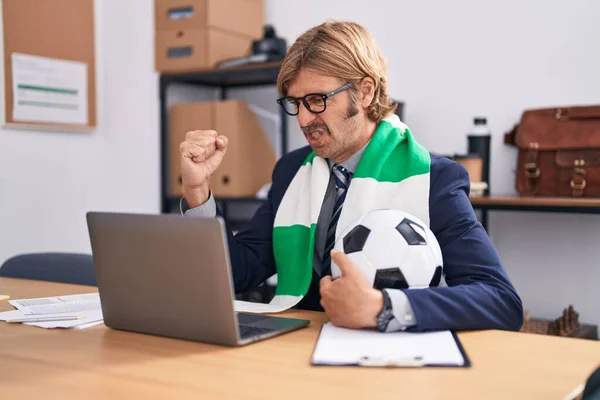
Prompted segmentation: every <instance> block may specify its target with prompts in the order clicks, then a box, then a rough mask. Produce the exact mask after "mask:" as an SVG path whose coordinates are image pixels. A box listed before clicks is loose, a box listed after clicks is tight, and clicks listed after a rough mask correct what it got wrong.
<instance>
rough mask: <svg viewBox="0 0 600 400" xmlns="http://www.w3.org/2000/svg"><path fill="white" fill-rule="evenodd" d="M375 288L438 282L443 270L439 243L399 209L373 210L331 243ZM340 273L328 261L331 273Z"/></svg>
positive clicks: (418, 222) (418, 223)
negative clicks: (346, 256)
mask: <svg viewBox="0 0 600 400" xmlns="http://www.w3.org/2000/svg"><path fill="white" fill-rule="evenodd" d="M334 249H336V250H339V251H342V252H344V253H346V254H347V255H348V258H350V260H352V262H353V263H354V264H355V265H356V266H357V267H358V268H359V269H360V271H361V272H362V273H363V274H364V275H365V276H366V278H367V280H368V281H369V283H370V284H372V285H373V287H374V288H376V289H383V288H392V289H421V288H427V287H431V286H439V284H440V281H441V278H442V273H443V259H442V251H441V249H440V245H439V243H438V241H437V239H436V237H435V235H434V234H433V232H432V231H431V230H430V229H429V227H428V226H427V225H425V224H424V223H423V222H422V221H421V220H420V219H418V218H417V217H415V216H414V215H411V214H409V213H406V212H404V211H400V210H389V209H384V210H375V211H371V212H369V213H367V214H366V215H364V216H363V217H362V218H360V219H358V220H357V221H355V222H354V223H352V224H350V225H349V226H348V227H346V228H345V229H344V230H343V232H342V234H341V235H340V237H339V238H338V240H337V241H336V243H335V245H334ZM340 275H341V273H340V269H339V267H338V266H337V265H336V264H335V262H333V261H332V262H331V276H332V278H334V279H335V278H338V277H339V276H340Z"/></svg>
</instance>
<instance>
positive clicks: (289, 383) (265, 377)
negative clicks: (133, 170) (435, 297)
mask: <svg viewBox="0 0 600 400" xmlns="http://www.w3.org/2000/svg"><path fill="white" fill-rule="evenodd" d="M91 291H94V288H90V287H85V286H75V285H63V284H53V283H46V282H34V281H26V280H18V279H9V278H0V293H2V294H9V295H10V296H11V298H13V299H17V298H27V297H43V296H56V295H61V294H74V293H84V292H91ZM9 309H12V307H11V306H10V305H9V304H8V302H6V301H2V302H0V310H2V311H5V310H9ZM287 315H289V316H293V317H300V318H310V319H311V321H312V323H311V326H310V327H308V328H305V329H302V330H300V331H296V332H293V333H289V334H287V335H283V336H280V337H278V338H273V339H270V340H267V341H264V342H259V343H254V344H251V345H248V346H246V347H242V348H227V347H219V346H213V345H208V344H202V343H195V342H186V341H182V340H174V339H167V338H161V337H155V336H150V335H141V334H134V333H128V332H120V331H113V330H109V329H107V328H106V327H104V325H99V326H96V327H92V328H88V329H85V330H45V329H41V328H36V327H30V326H25V325H9V324H6V323H4V322H0V365H1V366H2V371H1V372H0V393H2V398H6V399H14V398H42V397H58V398H61V399H62V398H86V399H107V398H109V399H110V398H127V399H134V398H135V399H137V398H141V397H142V396H144V397H146V396H148V397H152V398H168V399H182V398H194V399H200V398H202V399H208V398H211V399H212V398H219V399H221V398H250V399H269V398H274V399H284V398H285V399H302V400H307V399H317V398H327V399H366V398H369V399H376V398H419V399H428V398H435V399H442V398H443V399H453V398H460V399H473V398H476V399H483V398H485V399H496V398H497V399H512V398H519V399H522V398H527V399H534V398H535V399H561V398H562V397H563V396H565V395H566V394H567V393H569V392H570V391H571V390H572V389H573V388H574V387H575V386H577V385H578V384H580V383H582V382H584V381H585V379H586V378H587V376H588V375H589V374H590V373H591V372H592V371H593V370H594V368H596V367H597V366H598V364H599V363H600V343H598V342H594V341H588V340H579V339H569V338H557V337H545V336H541V335H534V334H525V333H514V332H501V331H481V332H468V333H460V334H459V337H460V339H461V341H462V343H463V345H464V347H465V350H466V351H467V353H468V354H469V357H470V358H471V361H472V362H473V366H472V367H471V368H424V369H380V368H377V369H366V368H357V367H311V366H310V357H311V354H312V350H313V347H314V344H315V340H316V339H317V336H318V333H319V329H320V327H321V324H322V323H323V322H324V321H325V316H324V315H323V314H322V313H314V312H289V313H288V314H287Z"/></svg>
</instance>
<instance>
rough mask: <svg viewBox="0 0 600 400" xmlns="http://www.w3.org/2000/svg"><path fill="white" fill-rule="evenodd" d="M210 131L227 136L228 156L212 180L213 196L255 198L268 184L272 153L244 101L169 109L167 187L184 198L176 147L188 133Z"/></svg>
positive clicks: (188, 105)
mask: <svg viewBox="0 0 600 400" xmlns="http://www.w3.org/2000/svg"><path fill="white" fill-rule="evenodd" d="M208 129H213V130H215V131H217V132H218V133H219V134H222V135H225V136H227V138H228V139H229V144H228V147H227V154H226V155H225V157H224V158H223V161H222V163H221V165H220V166H219V168H218V169H217V171H216V172H215V173H214V174H213V176H212V178H211V183H210V187H211V190H212V192H213V195H214V196H215V197H254V196H255V195H256V193H257V192H258V191H259V190H260V188H261V187H262V186H264V185H265V184H267V183H269V182H271V174H272V172H273V168H274V167H275V162H276V156H275V151H274V150H273V147H272V145H271V143H270V141H269V138H268V137H267V136H266V134H265V133H264V131H263V129H262V127H261V125H260V122H259V121H258V118H257V117H256V115H255V114H254V113H253V112H252V111H251V110H250V109H249V108H248V105H247V103H246V102H244V101H239V100H226V101H203V102H195V103H179V104H175V105H173V106H171V107H170V109H169V148H170V149H169V156H170V157H169V158H170V161H169V166H170V173H169V176H170V179H169V181H170V182H169V188H170V195H171V196H176V197H179V196H182V195H183V184H182V180H181V153H180V151H179V145H180V144H181V142H183V141H184V140H185V136H186V134H187V132H189V131H193V130H208Z"/></svg>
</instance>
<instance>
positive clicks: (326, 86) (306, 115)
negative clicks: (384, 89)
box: [287, 69, 364, 162]
mask: <svg viewBox="0 0 600 400" xmlns="http://www.w3.org/2000/svg"><path fill="white" fill-rule="evenodd" d="M345 83H346V82H343V81H342V80H340V79H338V78H334V77H331V76H325V75H320V74H318V73H316V72H313V71H311V70H307V69H300V71H299V72H298V75H296V77H295V79H294V80H292V81H291V83H290V85H289V87H288V93H287V95H288V96H294V97H302V96H304V95H306V94H309V93H322V94H326V93H329V92H331V91H332V90H335V89H337V88H339V87H340V86H342V85H344V84H345ZM326 102H327V108H326V109H325V111H324V112H322V113H320V114H313V113H311V112H310V111H308V110H307V109H306V107H304V104H302V102H301V103H300V106H299V111H298V115H297V119H298V123H299V124H300V129H302V132H303V133H304V136H305V137H306V140H307V141H308V144H309V145H310V146H311V147H312V149H313V151H314V152H315V153H316V154H317V155H318V156H319V157H322V158H329V159H332V160H334V161H336V162H340V161H343V160H345V159H346V158H348V157H350V156H351V155H352V154H353V153H354V152H355V151H357V150H358V148H360V146H361V145H362V143H359V142H360V135H361V127H362V125H363V124H362V118H364V113H361V112H360V111H361V110H360V109H359V105H358V104H354V103H353V102H352V100H351V96H350V92H349V91H348V90H345V91H343V92H340V93H337V94H336V95H334V96H332V97H330V98H328V99H327V100H326Z"/></svg>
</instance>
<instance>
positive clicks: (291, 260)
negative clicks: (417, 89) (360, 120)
mask: <svg viewBox="0 0 600 400" xmlns="http://www.w3.org/2000/svg"><path fill="white" fill-rule="evenodd" d="M430 167H431V158H430V156H429V152H428V151H427V150H426V149H425V148H424V147H423V146H421V145H420V144H419V143H417V141H416V140H415V138H414V137H413V135H412V133H411V132H410V130H409V129H408V127H407V126H406V125H404V124H403V123H402V122H400V119H399V118H398V117H397V116H396V115H391V116H389V117H387V118H385V119H384V120H383V121H381V123H380V124H379V125H378V126H377V129H376V130H375V133H374V134H373V137H372V138H371V141H370V142H369V144H368V145H367V148H366V149H365V152H364V153H363V155H362V158H361V159H360V161H359V163H358V166H357V168H356V171H355V172H354V175H353V178H352V180H351V183H350V186H349V188H348V192H347V194H346V200H345V201H344V206H343V208H342V213H341V215H340V218H339V221H338V224H337V229H336V238H337V237H339V235H340V234H341V232H342V231H344V229H345V227H346V226H347V225H349V224H350V223H352V222H354V221H355V220H357V219H358V218H360V217H362V216H363V215H365V214H366V213H367V212H369V211H373V210H377V209H382V208H388V209H398V210H403V211H406V212H408V213H411V214H413V215H415V216H416V217H418V218H420V219H421V220H422V221H423V222H424V223H425V224H427V225H429V173H430ZM329 175H330V169H329V166H328V164H327V161H326V160H325V159H323V158H320V157H318V156H317V155H316V154H315V153H314V152H311V153H310V154H309V155H308V157H306V160H304V163H303V164H302V166H301V167H300V169H299V170H298V172H297V173H296V175H295V176H294V178H293V179H292V182H291V183H290V185H289V187H288V189H287V191H286V192H285V195H284V196H283V199H282V201H281V204H280V206H279V209H278V210H277V214H276V216H275V224H274V228H273V251H274V254H275V262H276V264H277V290H276V296H275V298H274V299H273V301H272V302H271V304H272V305H279V306H283V308H282V309H285V308H289V307H291V306H293V305H295V304H296V303H298V302H299V301H300V300H301V299H302V297H303V296H304V295H305V294H306V292H307V290H308V287H309V285H310V282H311V279H312V270H313V257H314V243H315V230H316V226H317V219H318V217H319V213H320V211H321V206H322V204H323V199H324V197H325V191H326V189H327V185H328V183H329Z"/></svg>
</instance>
